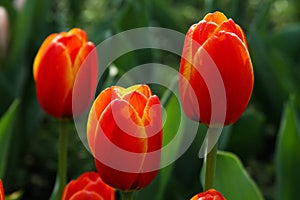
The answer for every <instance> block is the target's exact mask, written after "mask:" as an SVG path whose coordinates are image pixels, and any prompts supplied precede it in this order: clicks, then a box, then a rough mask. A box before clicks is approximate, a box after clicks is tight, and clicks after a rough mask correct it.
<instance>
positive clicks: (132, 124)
mask: <svg viewBox="0 0 300 200" xmlns="http://www.w3.org/2000/svg"><path fill="white" fill-rule="evenodd" d="M99 124H100V127H101V129H102V130H103V131H104V134H105V135H106V137H107V138H108V139H109V140H110V141H111V142H113V143H114V144H115V145H117V146H118V147H119V148H122V149H124V150H127V151H130V152H135V153H142V152H147V134H146V133H145V130H144V127H143V126H142V125H143V124H142V122H141V119H140V118H139V116H138V114H137V112H136V111H135V110H134V108H133V107H132V106H131V105H130V104H128V102H126V101H124V100H117V99H116V100H113V101H112V102H111V104H109V105H108V106H107V107H106V109H105V110H104V111H103V113H102V115H101V118H100V119H99ZM100 127H99V126H98V130H97V132H98V131H101V130H100ZM101 134H103V133H101ZM124 141H126V142H124ZM97 143H98V144H101V143H99V141H97V138H96V141H95V144H96V145H97Z"/></svg>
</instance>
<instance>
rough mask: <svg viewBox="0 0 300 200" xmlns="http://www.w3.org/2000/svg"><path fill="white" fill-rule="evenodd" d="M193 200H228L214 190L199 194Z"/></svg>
mask: <svg viewBox="0 0 300 200" xmlns="http://www.w3.org/2000/svg"><path fill="white" fill-rule="evenodd" d="M191 200H226V199H225V198H224V197H223V196H222V194H221V193H219V192H218V191H216V190H214V189H210V190H208V191H206V192H203V193H199V194H197V195H195V196H193V197H192V198H191Z"/></svg>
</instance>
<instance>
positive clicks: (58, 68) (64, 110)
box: [33, 28, 98, 118]
mask: <svg viewBox="0 0 300 200" xmlns="http://www.w3.org/2000/svg"><path fill="white" fill-rule="evenodd" d="M89 54H90V55H89ZM83 66H84V67H83ZM81 69H85V70H84V71H87V72H86V73H87V74H84V75H86V79H87V80H88V81H86V82H88V83H90V85H85V86H84V89H82V95H83V96H84V95H88V97H90V98H88V99H89V100H92V98H93V96H94V90H95V88H96V86H97V70H98V64H97V54H96V52H95V46H94V44H93V43H92V42H89V41H88V38H87V35H86V33H85V32H84V31H83V30H81V29H78V28H74V29H72V30H70V31H69V32H67V33H66V32H62V33H58V34H57V33H54V34H51V35H49V36H48V37H47V38H46V40H45V41H44V42H43V44H42V45H41V47H40V49H39V51H38V53H37V55H36V57H35V60H34V64H33V76H34V80H35V83H36V92H37V97H38V101H39V103H40V105H41V107H42V108H43V109H44V110H45V111H46V112H47V113H48V114H50V115H52V116H54V117H56V118H63V117H67V118H70V117H72V116H73V111H72V92H73V87H74V82H75V80H76V78H77V74H78V72H79V70H81ZM86 69H88V70H86ZM81 74H82V73H81ZM88 103H89V102H82V104H83V105H82V107H83V108H82V110H81V111H82V112H83V111H84V109H85V108H86V107H87V106H88ZM76 112H77V113H76V115H79V114H80V112H79V111H76Z"/></svg>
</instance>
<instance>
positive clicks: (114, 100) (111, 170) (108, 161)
mask: <svg viewBox="0 0 300 200" xmlns="http://www.w3.org/2000/svg"><path fill="white" fill-rule="evenodd" d="M87 137H88V142H89V146H90V148H91V151H92V153H93V154H94V156H95V158H96V159H95V162H96V166H97V169H98V173H99V175H100V177H101V178H102V180H103V181H104V182H105V183H107V184H108V185H110V186H112V187H115V188H118V189H121V190H123V191H130V190H138V189H141V188H144V187H145V186H147V185H148V184H149V183H150V182H151V181H152V180H153V179H154V177H155V176H156V174H157V171H158V168H159V165H160V149H161V147H162V113H161V106H160V102H159V99H158V97H157V96H155V95H152V92H151V90H150V88H149V87H148V86H147V85H135V86H131V87H129V88H127V89H125V88H122V87H118V86H113V87H111V88H108V89H106V90H104V91H102V92H101V93H100V94H99V96H98V97H97V99H96V100H95V102H94V104H93V106H92V108H91V111H90V114H89V119H88V127H87Z"/></svg>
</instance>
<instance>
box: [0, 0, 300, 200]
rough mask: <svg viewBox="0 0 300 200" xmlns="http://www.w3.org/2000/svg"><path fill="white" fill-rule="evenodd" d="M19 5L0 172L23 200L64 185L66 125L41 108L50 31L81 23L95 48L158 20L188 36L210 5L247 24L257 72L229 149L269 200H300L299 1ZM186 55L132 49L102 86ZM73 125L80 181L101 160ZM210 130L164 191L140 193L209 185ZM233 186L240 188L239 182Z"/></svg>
mask: <svg viewBox="0 0 300 200" xmlns="http://www.w3.org/2000/svg"><path fill="white" fill-rule="evenodd" d="M16 2H18V3H19V4H18V3H16ZM20 2H21V3H22V1H12V0H0V6H3V7H4V8H5V9H6V11H7V13H8V16H9V30H8V38H7V40H6V42H7V48H3V49H2V51H1V55H0V116H5V117H2V119H1V121H0V177H1V178H2V179H3V182H4V186H5V192H6V194H11V193H13V192H16V191H17V192H19V194H21V196H20V199H24V200H25V199H31V200H32V199H48V197H49V196H50V194H51V191H52V187H53V185H54V182H55V176H56V165H57V164H56V163H57V150H56V149H57V138H58V128H57V127H58V122H57V121H56V120H55V119H53V118H52V117H49V116H48V115H47V114H45V113H44V112H43V111H42V110H41V108H40V106H39V104H38V102H37V99H36V94H35V85H34V81H33V76H32V66H33V60H34V57H35V54H36V53H37V51H38V48H39V46H40V45H41V43H42V42H43V40H44V39H45V38H46V37H47V36H48V35H49V34H50V33H53V32H61V31H68V30H69V29H71V28H73V27H80V28H82V29H84V30H85V31H86V32H87V34H88V36H89V40H90V41H92V42H94V43H95V44H96V45H97V44H99V43H100V42H102V41H103V40H105V39H106V38H108V37H110V36H112V35H114V34H116V33H120V32H122V31H124V30H128V29H132V28H136V27H145V26H157V27H164V28H170V29H173V30H177V31H179V32H182V33H186V31H187V30H188V28H189V27H190V26H191V25H192V24H193V23H196V22H198V21H199V20H201V19H202V18H203V17H204V16H205V14H206V13H207V12H213V11H215V10H219V11H222V12H224V13H225V14H226V16H228V17H230V18H233V19H234V20H235V22H236V23H238V24H240V25H241V27H242V28H243V29H244V31H245V33H246V35H247V39H248V43H249V51H250V54H251V58H252V62H253V68H254V73H255V86H254V91H253V95H252V98H251V101H250V103H249V106H248V108H247V110H246V111H245V113H244V115H243V116H242V117H241V119H240V120H239V121H238V122H237V123H236V124H234V125H232V126H230V127H226V128H225V129H224V132H223V134H222V137H221V141H220V148H221V149H223V150H226V151H230V152H232V153H234V154H236V155H237V156H238V157H239V159H240V160H241V162H242V164H243V165H244V166H245V168H246V170H247V172H248V173H249V175H250V176H251V177H252V178H253V180H254V181H255V183H256V184H257V186H258V188H259V190H260V191H261V193H262V194H263V196H264V198H265V199H266V200H275V199H278V200H295V199H297V198H299V196H300V194H299V192H300V183H299V180H300V172H299V169H300V132H299V130H300V129H299V126H300V123H299V122H298V119H297V113H299V111H300V90H299V87H300V1H299V0H243V1H239V0H219V1H217V0H206V1H205V0H185V1H180V0H163V1H162V0H27V1H26V0H24V1H23V5H22V4H20ZM3 31H5V30H4V27H0V34H3ZM136 54H137V55H142V56H137V55H136ZM179 61H180V58H179V57H178V56H174V55H172V54H168V53H167V52H162V51H158V50H157V51H156V50H155V51H150V50H139V51H138V52H136V53H129V54H128V55H124V56H122V57H120V58H118V59H117V60H116V61H115V62H114V65H115V66H116V67H118V69H119V74H118V75H117V76H116V77H109V78H107V79H105V80H103V83H102V84H101V85H100V86H99V87H100V88H101V89H102V88H104V87H107V86H109V85H112V84H113V83H114V81H116V80H117V79H118V76H121V75H122V73H124V72H126V71H127V70H129V69H130V68H131V67H134V66H136V65H139V64H144V63H148V62H158V63H164V64H166V65H168V66H172V67H174V68H175V69H176V70H178V69H179ZM100 62H101V61H100ZM156 91H157V94H158V96H159V97H162V96H163V92H164V91H163V90H161V89H157V90H156ZM16 99H18V100H17V101H18V102H16V101H15V100H16ZM14 101H15V102H16V103H15V104H13V107H11V109H10V110H9V111H8V112H6V111H7V110H8V108H9V107H10V105H11V104H12V103H13V102H14ZM174 105H175V107H174ZM167 106H169V109H168V112H174V109H176V106H178V102H176V101H174V100H172V98H171V100H169V101H168V104H167ZM172 106H173V107H172ZM14 107H15V109H14ZM5 113H6V114H5ZM175 116H176V115H175ZM170 120H171V119H169V123H170ZM174 124H176V123H175V122H174V123H173V124H172V123H171V125H170V124H169V125H168V126H169V127H168V130H167V131H166V132H170V131H174V132H175V131H176V129H177V127H176V125H174ZM173 129H174V130H173ZM68 132H69V141H70V142H69V146H68V150H69V152H68V153H69V161H68V178H69V179H74V178H77V177H78V176H79V175H80V174H81V173H83V172H85V171H90V170H95V167H94V163H93V158H92V156H91V155H90V154H89V153H88V152H87V150H86V149H85V148H84V146H83V145H82V143H81V141H80V139H79V137H78V135H77V134H76V130H75V128H74V126H73V124H72V122H70V123H69V128H68ZM203 132H205V130H204V127H200V129H199V134H198V136H197V138H196V140H195V142H194V143H193V144H192V146H191V147H190V148H189V150H188V151H187V152H186V153H185V154H184V155H183V156H182V157H181V158H180V159H179V160H177V161H176V163H174V164H172V165H171V166H170V167H167V168H166V169H163V172H161V175H159V176H158V178H157V179H159V180H155V181H156V182H159V183H160V187H159V188H160V189H159V191H157V188H155V186H154V185H155V183H153V184H152V185H150V186H149V187H147V188H146V189H145V191H142V192H140V194H137V198H138V197H139V196H140V197H139V199H146V198H144V197H145V196H147V195H148V196H149V194H152V195H154V194H155V195H158V196H156V197H157V198H158V199H175V200H177V199H178V200H184V199H189V198H191V197H192V196H193V195H194V194H196V193H198V192H200V191H201V190H202V188H201V185H200V169H201V165H202V160H201V159H199V158H198V150H199V148H200V140H201V137H203V136H202V135H201V133H203ZM1 170H2V171H1ZM162 174H164V175H162ZM165 174H167V175H165ZM231 176H234V174H231ZM161 177H164V178H161ZM232 187H234V188H235V190H239V185H232ZM150 199H155V198H150ZM229 200H230V199H229ZM231 200H234V199H231ZM253 200H255V199H253Z"/></svg>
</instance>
